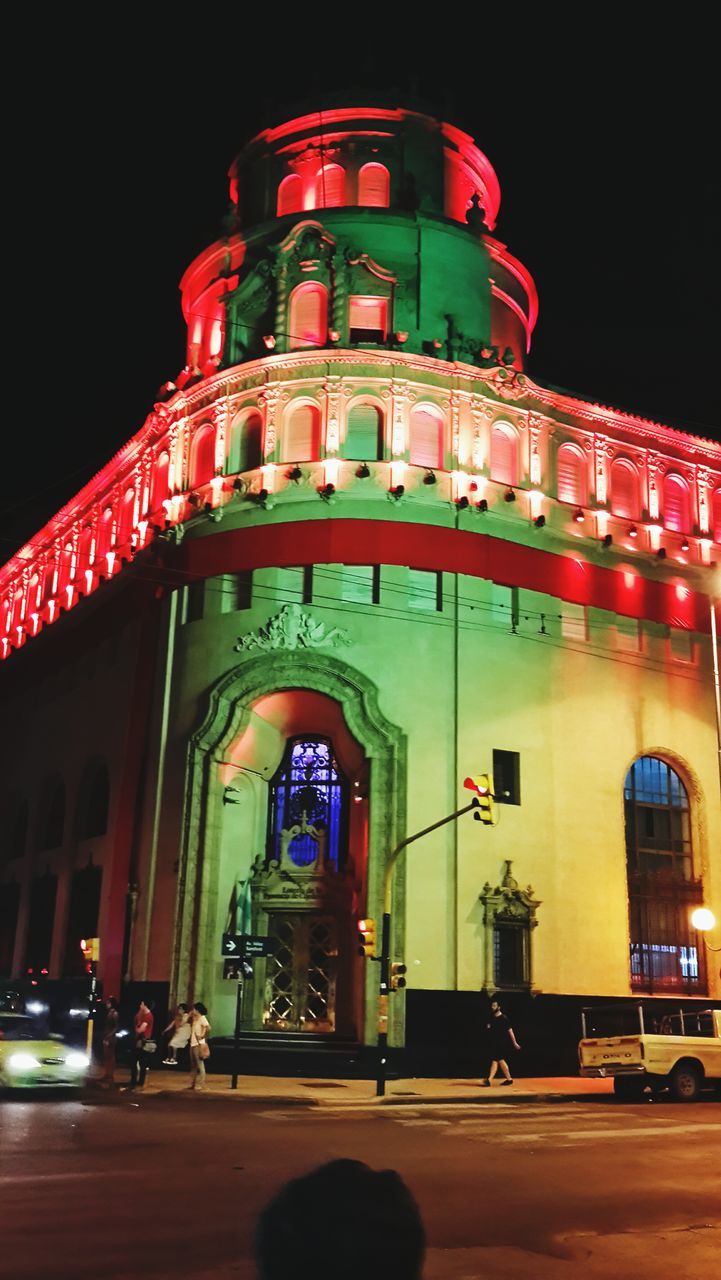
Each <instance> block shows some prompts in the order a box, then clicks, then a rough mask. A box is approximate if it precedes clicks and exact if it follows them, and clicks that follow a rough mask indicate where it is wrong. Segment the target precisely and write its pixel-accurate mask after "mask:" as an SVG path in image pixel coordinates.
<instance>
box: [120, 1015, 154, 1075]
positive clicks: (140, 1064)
mask: <svg viewBox="0 0 721 1280" xmlns="http://www.w3.org/2000/svg"><path fill="white" fill-rule="evenodd" d="M152 1036H153V1011H152V1004H151V1003H150V1002H148V1003H147V1004H146V1002H145V1000H141V1001H140V1004H139V1005H138V1012H137V1013H136V1015H135V1018H134V1020H133V1047H132V1053H131V1057H130V1084H129V1085H128V1086H127V1091H130V1090H131V1089H142V1087H143V1085H144V1084H145V1073H146V1071H147V1070H148V1057H149V1054H150V1052H151V1050H150V1049H149V1045H150V1044H152ZM154 1047H155V1046H153V1048H154Z"/></svg>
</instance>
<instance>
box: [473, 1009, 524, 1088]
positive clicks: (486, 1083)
mask: <svg viewBox="0 0 721 1280" xmlns="http://www.w3.org/2000/svg"><path fill="white" fill-rule="evenodd" d="M486 1031H487V1033H488V1055H489V1057H490V1059H491V1066H490V1070H489V1072H488V1075H487V1076H486V1078H485V1080H483V1081H481V1083H482V1085H483V1087H484V1089H489V1088H490V1085H491V1081H492V1080H493V1079H494V1077H495V1074H496V1072H497V1070H498V1068H499V1067H500V1068H501V1072H502V1074H503V1076H504V1077H505V1078H504V1079H503V1080H502V1081H501V1084H503V1085H509V1084H513V1077H512V1076H511V1073H510V1071H509V1069H508V1063H507V1061H506V1054H507V1053H508V1049H509V1046H512V1047H513V1048H514V1049H520V1047H521V1046H520V1044H519V1043H518V1041H517V1039H516V1037H515V1035H514V1032H513V1027H512V1026H511V1024H510V1022H509V1021H508V1018H507V1017H506V1015H505V1013H504V1012H503V1010H502V1008H501V1006H500V1004H499V1003H498V1001H497V1000H491V1020H490V1022H489V1023H488V1026H487V1027H486Z"/></svg>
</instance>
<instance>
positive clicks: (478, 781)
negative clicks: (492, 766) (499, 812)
mask: <svg viewBox="0 0 721 1280" xmlns="http://www.w3.org/2000/svg"><path fill="white" fill-rule="evenodd" d="M463 785H464V787H465V788H466V790H467V791H474V792H475V794H476V801H475V803H476V812H475V813H474V815H473V817H474V818H475V820H476V822H484V823H485V824H486V826H489V827H492V826H494V825H495V822H496V810H495V807H494V804H493V797H494V795H495V792H494V790H493V779H492V778H491V776H490V774H488V773H478V774H476V776H475V778H466V780H465V782H464V783H463Z"/></svg>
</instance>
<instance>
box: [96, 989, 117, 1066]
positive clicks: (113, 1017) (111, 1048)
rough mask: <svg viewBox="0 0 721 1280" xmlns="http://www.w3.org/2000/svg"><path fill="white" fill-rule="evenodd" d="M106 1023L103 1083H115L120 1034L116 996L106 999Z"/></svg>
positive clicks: (104, 1029) (104, 1031)
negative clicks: (116, 1053) (116, 1051)
mask: <svg viewBox="0 0 721 1280" xmlns="http://www.w3.org/2000/svg"><path fill="white" fill-rule="evenodd" d="M105 1009H106V1013H105V1025H104V1027H103V1066H104V1070H103V1074H102V1076H101V1077H100V1079H101V1083H102V1084H106V1085H108V1087H109V1086H110V1085H113V1084H115V1041H116V1038H117V1035H118V1022H119V1021H120V1018H119V1014H118V1002H117V1000H116V999H115V997H114V996H110V998H109V999H108V1000H106V1001H105Z"/></svg>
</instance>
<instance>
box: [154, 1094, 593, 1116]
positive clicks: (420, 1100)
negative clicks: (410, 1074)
mask: <svg viewBox="0 0 721 1280" xmlns="http://www.w3.org/2000/svg"><path fill="white" fill-rule="evenodd" d="M190 1092H192V1091H191V1090H189V1089H183V1090H179V1089H152V1088H151V1089H143V1096H144V1097H146V1098H163V1099H170V1098H180V1099H181V1100H183V1101H185V1100H189V1097H188V1095H189V1094H190ZM198 1092H199V1093H202V1094H203V1096H204V1098H218V1099H221V1100H225V1101H238V1102H242V1103H247V1104H249V1105H251V1106H263V1107H297V1108H298V1109H300V1110H311V1111H312V1110H318V1109H323V1108H324V1109H326V1110H333V1111H369V1110H370V1111H378V1110H382V1109H383V1108H384V1107H411V1108H417V1107H443V1106H451V1107H467V1106H481V1107H488V1106H491V1107H492V1106H509V1105H511V1106H523V1105H524V1103H535V1104H538V1103H543V1102H545V1103H548V1104H549V1105H551V1106H558V1105H559V1103H564V1102H588V1101H592V1100H596V1099H599V1098H604V1099H605V1098H610V1097H612V1095H611V1094H610V1093H517V1094H512V1095H511V1096H510V1097H509V1096H507V1095H503V1096H492V1097H489V1096H488V1095H487V1094H480V1095H477V1094H471V1095H468V1096H466V1097H457V1098H449V1097H448V1095H447V1094H443V1095H439V1096H433V1095H431V1096H428V1095H424V1094H417V1095H415V1096H414V1097H407V1096H406V1097H394V1096H393V1095H391V1096H390V1097H389V1096H386V1097H384V1098H376V1097H371V1098H347V1099H344V1098H318V1097H312V1096H310V1097H307V1098H299V1097H298V1096H297V1095H296V1094H293V1095H283V1094H270V1095H268V1094H257V1093H243V1092H242V1090H231V1089H227V1090H225V1091H224V1092H222V1093H221V1092H220V1091H219V1090H217V1089H202V1090H198Z"/></svg>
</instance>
